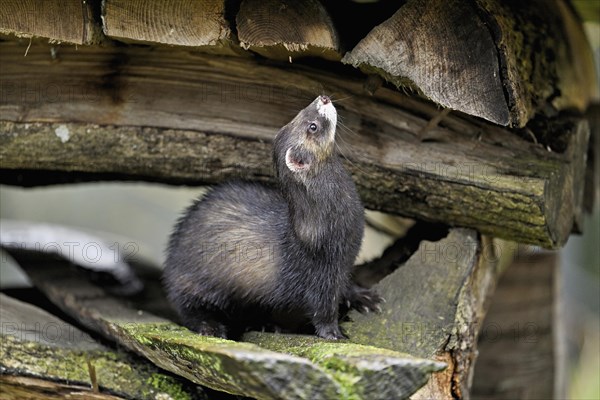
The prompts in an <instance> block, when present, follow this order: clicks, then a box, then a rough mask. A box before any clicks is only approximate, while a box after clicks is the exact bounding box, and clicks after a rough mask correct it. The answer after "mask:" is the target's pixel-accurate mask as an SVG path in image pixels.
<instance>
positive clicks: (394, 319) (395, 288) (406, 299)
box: [343, 229, 516, 399]
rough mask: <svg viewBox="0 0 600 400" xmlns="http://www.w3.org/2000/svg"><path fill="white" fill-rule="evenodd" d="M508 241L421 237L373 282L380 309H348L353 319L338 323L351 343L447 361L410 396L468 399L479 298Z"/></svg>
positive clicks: (506, 257)
mask: <svg viewBox="0 0 600 400" xmlns="http://www.w3.org/2000/svg"><path fill="white" fill-rule="evenodd" d="M515 247H516V245H515V244H514V243H511V242H504V241H501V240H497V239H489V238H487V237H482V238H479V237H478V235H477V234H476V233H475V232H474V231H471V230H464V229H455V230H451V231H450V234H449V235H448V237H446V238H445V239H442V240H440V241H438V242H427V241H424V242H422V243H421V245H420V247H419V250H418V251H417V252H416V253H415V254H414V255H413V256H412V257H411V258H410V259H409V260H408V261H407V262H406V264H404V265H402V267H400V268H398V269H397V270H396V271H394V272H393V273H392V274H390V275H389V276H387V277H385V278H384V279H383V280H381V281H380V282H379V283H377V284H376V285H374V286H373V288H374V289H375V290H376V291H377V292H378V293H379V294H381V295H382V296H383V297H384V298H385V299H386V303H385V304H384V305H383V306H382V309H383V311H382V314H381V315H377V314H358V313H356V312H352V313H351V314H350V318H351V319H352V320H353V322H351V323H345V324H344V325H343V326H344V328H345V329H346V331H347V333H348V335H349V336H350V337H351V338H352V341H353V342H355V343H369V344H371V345H373V346H377V347H380V348H387V349H391V350H395V351H400V352H405V353H408V354H412V355H415V356H419V357H424V358H435V359H437V360H439V361H443V362H445V363H447V364H448V365H449V367H448V368H447V369H446V370H445V371H442V372H440V373H437V374H434V375H433V376H432V377H431V379H430V380H429V382H428V383H427V384H426V385H425V387H423V388H422V389H421V390H419V392H417V393H416V394H415V395H413V397H412V398H414V399H462V398H468V394H469V389H470V385H471V380H470V377H471V374H472V371H473V363H474V361H475V358H476V354H477V334H478V331H479V327H480V325H481V322H482V320H483V317H484V315H485V311H486V303H487V300H488V297H489V296H491V294H492V293H493V291H494V288H495V284H496V280H497V278H498V275H499V274H500V273H501V271H502V270H503V269H504V268H505V267H506V266H507V265H508V264H509V263H510V260H511V257H512V255H513V254H514V249H515Z"/></svg>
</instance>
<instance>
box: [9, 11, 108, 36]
mask: <svg viewBox="0 0 600 400" xmlns="http://www.w3.org/2000/svg"><path fill="white" fill-rule="evenodd" d="M98 5H99V2H96V1H83V2H82V1H80V0H66V1H59V0H44V1H36V0H3V1H2V7H0V35H14V36H17V37H27V38H33V37H37V38H47V39H49V40H50V41H51V42H57V43H60V42H66V43H73V44H96V43H100V42H101V41H103V40H104V38H103V35H102V28H101V27H100V24H99V21H97V18H98V17H99V7H97V6H98Z"/></svg>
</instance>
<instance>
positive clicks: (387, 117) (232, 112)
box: [0, 42, 589, 247]
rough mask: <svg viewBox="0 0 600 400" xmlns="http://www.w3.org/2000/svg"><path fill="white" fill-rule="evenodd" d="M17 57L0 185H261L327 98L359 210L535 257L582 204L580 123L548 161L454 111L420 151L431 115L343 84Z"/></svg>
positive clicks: (260, 68)
mask: <svg viewBox="0 0 600 400" xmlns="http://www.w3.org/2000/svg"><path fill="white" fill-rule="evenodd" d="M23 47H24V45H19V44H17V43H14V42H2V43H0V56H1V57H2V60H3V73H2V75H1V76H0V87H1V88H2V99H1V102H0V113H1V115H2V120H3V121H2V122H1V123H0V144H1V146H0V165H1V167H2V169H3V171H4V174H7V173H8V172H9V171H14V172H15V173H17V174H18V173H19V170H46V171H48V170H55V171H56V170H58V171H79V172H84V173H89V172H92V173H100V174H111V173H114V174H123V175H129V176H138V177H140V179H142V178H144V177H149V176H150V177H154V178H155V179H158V180H161V181H164V182H176V183H182V182H185V183H191V184H200V183H216V182H220V181H222V180H224V179H229V178H233V177H241V178H249V179H257V180H262V181H272V180H273V171H272V167H271V161H270V160H271V155H270V151H271V146H270V141H271V140H272V138H273V137H274V135H275V133H276V132H277V131H278V129H279V128H280V127H281V126H283V125H285V124H286V123H287V122H289V121H290V120H291V118H293V116H294V115H295V114H296V113H297V112H298V111H299V110H300V109H302V108H304V107H305V106H306V104H308V103H309V102H310V101H312V99H313V98H314V96H316V95H317V94H320V93H322V92H323V91H325V92H326V93H335V94H337V96H339V97H340V98H342V99H344V100H342V101H340V102H338V103H336V105H337V107H338V110H339V114H340V120H341V124H340V126H339V128H338V131H337V132H338V133H337V135H338V140H337V142H338V145H339V147H340V150H341V153H342V154H343V156H344V157H345V159H346V160H347V164H346V165H347V166H348V168H349V169H350V171H351V172H352V174H353V177H354V179H355V181H356V183H357V185H358V188H359V191H360V193H361V195H362V199H363V202H364V203H365V205H366V206H367V207H368V208H371V209H376V210H382V211H386V212H390V213H395V214H401V215H405V216H410V217H416V218H420V219H425V220H430V221H440V222H443V223H447V224H451V225H455V226H465V227H473V228H476V229H478V230H479V231H481V232H484V233H487V234H490V235H492V236H496V237H502V238H507V239H510V240H514V241H519V242H525V243H534V244H539V245H542V246H545V247H558V246H561V245H562V244H563V243H564V242H565V241H566V239H567V237H568V235H569V233H570V231H571V228H572V226H573V221H574V219H575V218H576V217H577V215H578V210H579V209H580V203H581V201H582V200H581V197H582V194H581V193H582V190H583V184H582V181H583V174H584V172H583V169H584V166H585V151H586V147H587V141H588V136H589V129H588V127H587V124H586V123H585V121H571V120H564V121H558V122H554V123H549V124H547V125H544V129H545V130H548V129H553V130H554V131H556V132H557V134H556V135H555V136H560V138H561V143H562V145H561V146H562V147H556V148H555V150H554V151H548V149H547V148H546V147H544V146H543V145H541V144H538V143H532V142H531V141H529V140H528V138H527V139H523V138H521V137H519V136H518V135H515V134H514V133H513V132H510V131H508V130H505V129H501V128H498V127H496V126H492V125H491V124H485V123H480V122H473V121H469V120H466V119H463V118H460V117H458V116H455V115H452V114H450V115H448V116H446V117H445V118H444V121H443V123H442V126H437V127H435V128H432V129H431V131H429V132H428V134H427V136H428V137H429V140H428V141H426V142H421V141H419V140H418V139H417V137H418V134H419V132H420V131H421V130H422V128H423V127H424V126H426V125H427V124H428V122H429V119H430V118H432V117H434V116H435V115H437V114H438V111H437V110H436V108H435V107H433V106H431V105H429V104H426V103H422V102H419V101H417V100H414V99H410V98H407V97H406V96H403V95H402V94H400V93H398V92H396V91H393V90H390V89H386V88H381V89H379V90H378V91H377V92H376V94H375V95H374V96H369V95H367V94H365V93H364V92H363V82H362V80H360V79H357V78H356V77H353V76H352V75H344V74H343V73H328V72H324V71H318V70H314V69H310V68H307V67H304V66H295V65H292V66H289V67H288V68H286V69H282V68H277V67H273V66H268V65H261V64H258V63H256V62H254V61H252V60H248V59H245V58H239V57H214V56H212V57H211V56H208V55H202V54H198V53H196V54H190V53H186V52H177V51H168V52H167V51H161V50H157V49H155V50H149V49H144V48H127V49H124V48H120V49H105V48H92V47H87V48H82V49H79V50H75V49H72V48H61V49H60V51H59V55H60V62H53V61H52V60H51V59H50V56H49V52H48V49H47V48H46V47H44V46H41V45H34V46H32V47H31V49H30V51H29V53H30V54H29V56H28V57H27V58H25V59H24V58H23V56H22V54H23V51H24V49H23ZM559 134H560V135H559ZM553 145H554V144H553Z"/></svg>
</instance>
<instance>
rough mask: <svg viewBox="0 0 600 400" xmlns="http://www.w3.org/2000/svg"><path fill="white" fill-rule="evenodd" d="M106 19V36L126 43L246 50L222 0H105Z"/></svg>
mask: <svg viewBox="0 0 600 400" xmlns="http://www.w3.org/2000/svg"><path fill="white" fill-rule="evenodd" d="M102 21H103V28H104V33H105V34H106V36H108V37H110V38H113V39H116V40H119V41H123V42H129V43H148V44H167V45H176V46H185V47H194V48H199V49H202V50H205V51H210V52H214V53H225V54H236V53H242V50H241V49H239V46H236V45H234V44H233V42H234V41H235V38H234V36H232V33H231V28H230V26H229V22H228V21H227V20H226V19H225V2H224V1H222V0H204V1H189V0H188V1H183V2H182V1H179V0H171V1H151V0H135V1H131V0H103V1H102ZM236 47H237V49H235V48H236Z"/></svg>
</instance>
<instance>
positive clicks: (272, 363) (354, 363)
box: [14, 253, 445, 399]
mask: <svg viewBox="0 0 600 400" xmlns="http://www.w3.org/2000/svg"><path fill="white" fill-rule="evenodd" d="M14 256H15V258H16V260H17V261H18V262H19V264H20V265H21V266H22V267H23V268H24V269H25V271H26V272H27V274H28V276H29V277H30V278H31V280H32V281H33V283H34V284H35V285H36V286H37V287H38V288H39V289H40V290H42V291H43V292H44V293H45V294H46V295H47V296H48V297H49V298H50V299H51V300H52V302H53V303H54V304H56V305H57V306H59V307H60V308H61V309H62V310H64V311H65V312H66V313H68V314H69V315H71V316H72V317H73V318H75V319H77V320H79V321H80V322H81V323H82V324H84V325H86V326H87V327H88V328H90V329H93V330H94V331H97V332H100V333H102V334H103V335H104V336H106V337H107V338H109V339H111V340H115V341H116V342H117V343H119V344H121V345H123V346H125V347H126V348H128V349H130V350H133V351H135V352H137V353H138V354H141V355H143V356H145V357H146V358H148V359H149V360H151V361H152V362H154V363H155V364H156V365H157V366H159V367H161V368H164V369H166V370H168V371H171V372H174V373H176V374H178V375H181V376H183V377H185V378H188V379H189V380H191V381H193V382H196V383H198V384H202V385H205V386H208V387H211V388H213V389H217V390H221V391H225V392H228V393H232V394H240V395H245V396H251V397H255V398H259V399H279V398H286V399H295V398H297V399H306V398H310V399H332V398H342V399H343V398H346V399H389V398H398V399H401V398H407V397H408V396H410V395H411V394H412V393H414V392H415V391H416V390H417V389H418V388H419V387H421V386H422V385H423V384H425V382H426V381H427V379H428V377H429V374H431V373H432V372H435V371H439V370H441V369H443V368H444V367H445V364H444V363H441V362H436V361H431V360H425V359H419V358H415V357H412V356H409V355H406V354H402V353H398V352H395V351H389V350H384V349H381V350H380V349H377V348H375V347H372V346H362V345H354V344H351V343H343V342H327V341H323V340H316V339H313V338H303V337H301V336H300V337H286V338H285V339H282V337H281V336H280V335H273V334H261V333H255V334H253V335H249V336H248V340H249V342H234V341H230V340H224V339H219V338H213V337H206V336H200V335H198V334H195V333H193V332H191V331H189V330H187V329H185V328H183V327H181V326H179V325H177V324H175V323H173V322H170V321H168V320H165V319H163V318H159V317H157V316H154V315H151V314H149V313H147V312H143V311H137V310H135V309H132V308H129V307H128V306H127V305H126V304H125V303H124V302H121V301H119V300H117V299H115V298H112V297H110V296H107V295H106V294H105V293H104V291H103V290H102V289H100V288H98V287H96V286H94V285H92V284H90V283H88V282H87V281H86V279H85V278H83V277H81V276H80V275H78V274H77V273H75V272H76V271H73V270H70V269H69V268H68V266H67V265H66V263H65V262H64V261H61V260H48V259H47V257H46V258H42V259H40V258H39V256H37V255H31V254H24V253H14ZM275 341H276V342H275ZM255 343H256V344H255ZM274 343H276V344H277V345H274ZM273 350H275V351H273Z"/></svg>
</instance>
